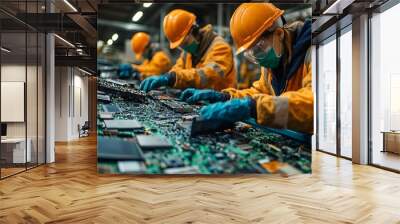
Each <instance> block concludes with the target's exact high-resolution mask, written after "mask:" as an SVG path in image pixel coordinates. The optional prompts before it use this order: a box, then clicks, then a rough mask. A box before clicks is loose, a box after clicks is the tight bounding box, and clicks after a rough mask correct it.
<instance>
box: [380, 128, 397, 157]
mask: <svg viewBox="0 0 400 224" xmlns="http://www.w3.org/2000/svg"><path fill="white" fill-rule="evenodd" d="M381 133H382V134H383V150H382V152H392V153H396V154H400V131H382V132H381Z"/></svg>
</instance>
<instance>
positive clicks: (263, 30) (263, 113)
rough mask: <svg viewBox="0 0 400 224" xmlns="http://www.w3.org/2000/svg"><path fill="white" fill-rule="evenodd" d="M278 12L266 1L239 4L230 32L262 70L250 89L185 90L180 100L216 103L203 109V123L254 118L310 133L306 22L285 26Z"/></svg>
mask: <svg viewBox="0 0 400 224" xmlns="http://www.w3.org/2000/svg"><path fill="white" fill-rule="evenodd" d="M282 14H283V11H282V10H280V9H278V8H276V7H275V6H274V5H273V4H270V3H244V4H241V5H240V6H239V7H238V8H237V9H236V10H235V12H234V14H233V15H232V18H231V21H230V31H231V34H232V37H233V40H234V42H235V44H236V46H237V49H238V50H237V52H236V54H240V53H243V52H244V56H245V57H247V58H248V59H249V60H250V61H252V62H253V63H256V64H259V65H260V66H261V77H260V80H258V81H256V82H255V83H254V84H253V86H252V87H251V88H248V89H243V90H238V89H234V88H228V89H225V90H223V91H222V92H216V91H214V90H194V89H188V90H186V91H184V92H183V93H182V99H184V100H187V101H189V102H196V101H200V100H208V101H211V102H216V101H227V100H228V99H231V98H237V99H233V100H229V101H227V102H218V103H215V104H211V105H209V106H206V107H203V108H202V109H201V111H200V115H201V117H202V118H203V119H212V120H220V121H221V122H235V121H242V120H246V119H248V118H251V117H253V118H256V120H257V122H258V123H259V124H262V125H266V126H270V127H273V128H288V129H291V130H295V131H300V132H306V133H312V131H313V94H312V87H311V77H312V76H311V53H310V52H311V21H310V20H306V21H305V22H304V23H303V22H300V21H296V22H293V23H291V24H284V23H285V21H284V19H283V17H282Z"/></svg>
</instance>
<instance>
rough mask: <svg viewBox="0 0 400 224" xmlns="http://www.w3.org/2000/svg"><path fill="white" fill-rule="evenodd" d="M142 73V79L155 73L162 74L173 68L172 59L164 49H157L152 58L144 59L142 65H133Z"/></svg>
mask: <svg viewBox="0 0 400 224" xmlns="http://www.w3.org/2000/svg"><path fill="white" fill-rule="evenodd" d="M132 66H133V67H134V68H136V69H137V70H138V71H139V72H140V74H141V75H142V77H141V79H145V78H147V77H150V76H153V75H161V74H164V73H166V72H168V71H169V70H170V69H171V66H172V63H171V59H170V57H169V56H168V54H167V53H165V52H164V51H157V52H156V53H155V54H154V55H153V57H152V58H151V60H147V59H146V60H144V61H143V63H142V64H141V65H132Z"/></svg>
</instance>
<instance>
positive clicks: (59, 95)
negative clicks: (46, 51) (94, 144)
mask: <svg viewBox="0 0 400 224" xmlns="http://www.w3.org/2000/svg"><path fill="white" fill-rule="evenodd" d="M55 85H56V93H55V120H56V122H55V125H56V128H55V129H56V132H55V140H56V141H69V140H73V139H77V138H78V137H79V133H78V125H83V124H84V122H85V121H87V120H88V78H87V77H86V76H84V73H82V72H80V71H79V70H78V69H76V68H71V67H56V84H55Z"/></svg>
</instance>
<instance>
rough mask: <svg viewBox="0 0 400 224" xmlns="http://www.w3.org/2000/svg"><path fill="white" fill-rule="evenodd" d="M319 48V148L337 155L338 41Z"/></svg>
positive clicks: (332, 41) (334, 40)
mask: <svg viewBox="0 0 400 224" xmlns="http://www.w3.org/2000/svg"><path fill="white" fill-rule="evenodd" d="M332 39H333V40H331V41H329V42H328V43H326V44H324V45H320V46H319V48H318V116H319V118H318V148H319V149H320V150H323V151H326V152H330V153H336V39H335V38H334V37H333V38H332Z"/></svg>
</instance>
